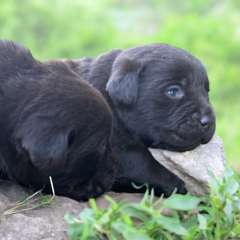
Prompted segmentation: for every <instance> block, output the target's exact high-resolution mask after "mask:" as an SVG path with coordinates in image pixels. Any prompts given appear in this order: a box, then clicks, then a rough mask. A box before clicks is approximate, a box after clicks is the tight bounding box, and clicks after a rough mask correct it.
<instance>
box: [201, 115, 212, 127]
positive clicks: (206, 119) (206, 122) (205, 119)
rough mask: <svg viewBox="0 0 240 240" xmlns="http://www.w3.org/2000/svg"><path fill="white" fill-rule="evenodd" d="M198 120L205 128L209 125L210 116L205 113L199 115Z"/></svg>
mask: <svg viewBox="0 0 240 240" xmlns="http://www.w3.org/2000/svg"><path fill="white" fill-rule="evenodd" d="M200 122H201V125H202V126H203V127H204V128H206V127H208V125H209V123H210V117H209V116H207V115H204V116H202V117H201V119H200Z"/></svg>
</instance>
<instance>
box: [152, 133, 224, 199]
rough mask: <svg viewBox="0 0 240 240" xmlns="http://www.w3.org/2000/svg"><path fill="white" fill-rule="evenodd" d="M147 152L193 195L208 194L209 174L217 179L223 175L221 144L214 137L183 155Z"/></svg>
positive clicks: (155, 151)
mask: <svg viewBox="0 0 240 240" xmlns="http://www.w3.org/2000/svg"><path fill="white" fill-rule="evenodd" d="M149 150H150V152H151V154H152V155H153V157H154V158H155V159H156V160H157V161H158V162H159V163H161V164H162V165H164V166H165V167H166V168H168V169H169V170H170V171H172V172H173V173H175V174H176V175H177V176H179V177H180V178H181V179H182V180H183V181H184V182H185V183H186V187H187V189H188V191H189V192H190V193H192V194H195V195H203V194H206V193H207V192H208V183H209V180H210V179H211V177H210V175H209V172H210V173H212V174H214V175H215V176H217V177H221V176H222V175H223V173H224V168H225V155H224V149H223V143H222V141H221V140H220V138H218V137H216V136H215V137H214V138H213V139H212V140H211V141H210V142H209V143H208V144H205V145H201V146H199V147H197V148H196V149H194V150H193V151H187V152H184V153H177V152H169V151H164V150H160V149H149Z"/></svg>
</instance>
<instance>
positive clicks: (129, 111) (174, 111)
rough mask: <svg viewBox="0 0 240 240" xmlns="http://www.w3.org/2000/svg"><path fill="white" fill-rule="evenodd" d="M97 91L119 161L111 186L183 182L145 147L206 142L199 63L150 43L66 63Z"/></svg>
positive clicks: (167, 188) (166, 188)
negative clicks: (107, 111) (109, 114)
mask: <svg viewBox="0 0 240 240" xmlns="http://www.w3.org/2000/svg"><path fill="white" fill-rule="evenodd" d="M68 64H69V65H70V67H71V68H72V69H73V70H74V71H75V72H76V73H78V74H79V75H80V76H82V77H83V78H84V79H87V80H88V81H89V82H90V83H91V84H92V85H93V86H94V87H96V88H97V89H98V90H100V91H101V92H102V93H103V95H104V96H105V97H106V99H107V100H108V102H109V104H110V105H111V107H112V110H113V111H114V134H113V139H112V142H113V149H114V152H115V153H116V157H118V161H119V163H120V171H119V174H118V177H117V179H116V182H115V185H114V187H113V189H114V190H119V191H136V190H134V189H133V188H132V187H131V184H130V183H131V182H137V183H139V184H143V183H148V184H150V186H152V187H154V188H155V192H156V193H165V194H169V193H170V192H171V191H172V190H173V188H174V187H177V188H178V189H179V190H180V192H184V185H183V183H182V182H181V181H180V180H179V179H178V178H176V177H175V176H174V175H173V174H171V173H170V172H169V171H167V170H166V169H165V168H163V167H162V166H161V165H160V164H157V163H156V161H155V160H154V159H153V157H152V156H151V154H150V153H149V151H148V149H147V148H148V147H152V148H162V149H168V150H171V151H180V152H182V151H186V150H191V149H194V148H195V147H197V146H198V145H200V144H202V143H203V144H204V143H207V142H208V141H209V140H210V139H211V138H212V136H213V134H214V131H215V117H214V113H213V111H212V108H211V106H210V103H209V99H208V92H209V82H208V77H207V73H206V71H205V68H204V66H203V65H202V63H201V62H200V61H199V60H198V59H196V58H195V57H193V56H192V55H190V54H189V53H187V52H186V51H184V50H182V49H178V48H175V47H172V46H169V45H165V44H152V45H147V46H141V47H136V48H132V49H127V50H114V51H112V52H109V53H107V54H104V55H102V56H99V57H97V58H95V59H94V58H83V59H80V60H76V61H69V62H68Z"/></svg>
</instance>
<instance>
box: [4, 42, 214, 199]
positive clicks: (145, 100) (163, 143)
mask: <svg viewBox="0 0 240 240" xmlns="http://www.w3.org/2000/svg"><path fill="white" fill-rule="evenodd" d="M82 79H84V80H86V81H83V80H82ZM89 83H90V84H89ZM97 90H99V91H100V92H101V93H102V95H101V94H100V92H99V91H97ZM208 91H209V83H208V78H207V74H206V71H205V69H204V67H203V65H202V64H201V62H200V61H199V60H197V59H196V58H194V57H193V56H192V55H190V54H188V53H187V52H185V51H183V50H181V49H177V48H174V47H171V46H169V45H161V44H155V45H149V46H142V47H137V48H133V49H128V50H116V51H112V52H110V53H107V54H104V55H102V56H100V57H97V58H96V59H90V58H88V59H83V60H81V59H80V60H77V61H65V62H64V61H57V62H39V61H37V60H35V59H34V58H33V57H32V55H31V53H30V52H29V51H28V50H26V49H25V48H23V47H21V46H19V45H17V44H14V43H11V42H4V41H1V42H0V116H1V119H0V128H1V135H0V176H1V175H3V176H6V177H7V178H10V179H12V180H15V181H17V182H18V183H20V184H23V185H26V186H29V187H33V188H38V189H39V188H42V187H44V190H45V191H46V192H49V190H50V189H49V181H48V177H49V176H52V178H53V183H54V187H55V191H56V193H57V194H59V195H64V196H68V197H72V198H74V199H77V200H86V199H88V198H89V197H97V196H99V195H100V194H102V193H103V192H106V191H108V190H110V189H111V190H114V191H122V192H136V191H139V190H138V189H135V188H133V186H132V182H135V183H137V184H140V185H141V184H146V183H147V184H148V185H149V186H150V187H151V188H154V190H155V193H156V194H157V195H160V194H165V195H169V194H171V193H172V191H173V190H174V189H177V190H178V192H180V193H185V192H186V189H185V184H184V182H183V181H182V180H181V179H180V178H179V177H177V176H176V175H175V174H173V173H172V172H171V171H169V170H168V169H167V168H166V167H164V166H163V165H161V164H159V163H157V161H156V160H155V159H154V157H153V156H152V154H151V153H150V151H149V148H155V149H156V148H162V149H166V150H171V151H178V152H183V151H187V150H192V149H194V148H195V147H197V146H199V145H200V144H202V143H203V144H206V143H208V142H209V141H210V139H211V138H212V136H213V134H214V130H215V117H214V113H213V111H212V108H211V106H210V103H209V100H208ZM103 96H104V97H103ZM104 98H105V99H104ZM156 158H158V157H156ZM140 191H144V189H141V190H140Z"/></svg>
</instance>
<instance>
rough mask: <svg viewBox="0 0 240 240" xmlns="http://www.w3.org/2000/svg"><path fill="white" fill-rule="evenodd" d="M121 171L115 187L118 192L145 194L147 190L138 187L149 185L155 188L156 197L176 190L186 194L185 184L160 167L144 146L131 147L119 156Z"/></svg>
mask: <svg viewBox="0 0 240 240" xmlns="http://www.w3.org/2000/svg"><path fill="white" fill-rule="evenodd" d="M118 156H119V158H120V160H119V162H120V163H119V164H120V170H119V174H118V176H117V178H116V181H115V183H114V185H113V188H112V189H113V190H114V191H117V192H144V191H145V190H146V188H141V189H136V188H134V187H133V185H132V183H136V185H143V184H147V185H148V186H149V188H150V189H151V188H153V189H154V192H155V194H156V195H158V196H159V195H162V194H164V195H165V196H169V195H170V194H171V193H172V192H173V191H174V190H175V189H176V190H177V191H178V192H179V193H183V194H184V193H186V189H185V184H184V182H183V181H182V180H181V179H179V178H178V177H177V176H176V175H174V174H173V173H171V172H170V171H169V170H167V169H166V168H165V167H163V166H162V165H160V164H159V163H158V162H157V161H156V160H155V159H154V158H153V157H152V155H151V154H150V152H149V151H148V150H147V149H146V148H144V147H143V146H139V145H135V146H131V147H129V149H128V150H127V151H125V152H121V154H120V153H119V154H118Z"/></svg>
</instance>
